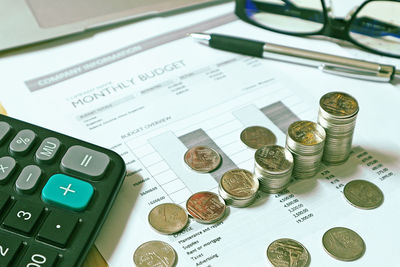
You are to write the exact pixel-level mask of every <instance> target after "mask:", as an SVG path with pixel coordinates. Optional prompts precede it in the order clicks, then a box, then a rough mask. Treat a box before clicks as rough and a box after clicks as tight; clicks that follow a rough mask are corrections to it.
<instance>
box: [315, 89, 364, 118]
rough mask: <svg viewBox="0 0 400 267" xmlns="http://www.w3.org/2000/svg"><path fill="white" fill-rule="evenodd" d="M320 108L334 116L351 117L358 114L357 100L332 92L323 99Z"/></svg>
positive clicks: (341, 93)
mask: <svg viewBox="0 0 400 267" xmlns="http://www.w3.org/2000/svg"><path fill="white" fill-rule="evenodd" d="M319 104H320V107H321V108H322V109H323V110H324V111H325V112H327V113H329V114H330V115H333V116H340V117H351V116H353V115H355V114H357V112H358V109H359V107H358V103H357V100H356V99H355V98H354V97H352V96H351V95H349V94H346V93H343V92H331V93H327V94H325V95H324V96H322V97H321V99H320V101H319Z"/></svg>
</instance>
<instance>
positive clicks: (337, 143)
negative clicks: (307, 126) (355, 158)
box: [318, 92, 359, 164]
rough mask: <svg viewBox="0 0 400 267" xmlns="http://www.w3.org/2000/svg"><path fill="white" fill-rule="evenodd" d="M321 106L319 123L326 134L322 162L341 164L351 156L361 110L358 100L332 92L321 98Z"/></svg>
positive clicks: (344, 94)
mask: <svg viewBox="0 0 400 267" xmlns="http://www.w3.org/2000/svg"><path fill="white" fill-rule="evenodd" d="M319 105H320V108H319V112H318V123H319V124H320V125H321V126H322V127H323V128H324V129H325V132H326V140H325V148H324V155H323V158H322V160H323V161H324V162H326V163H328V164H340V163H342V162H344V161H346V160H347V158H348V157H349V155H350V151H351V143H352V140H353V133H354V127H355V125H356V118H357V113H358V110H359V108H358V103H357V100H355V99H354V97H352V96H351V95H348V94H346V93H342V92H331V93H328V94H325V95H324V96H322V97H321V99H320V101H319Z"/></svg>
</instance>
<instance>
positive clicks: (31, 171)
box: [15, 165, 42, 193]
mask: <svg viewBox="0 0 400 267" xmlns="http://www.w3.org/2000/svg"><path fill="white" fill-rule="evenodd" d="M41 174H42V171H41V170H40V168H39V167H38V166H36V165H28V166H26V167H25V168H24V169H23V170H22V172H21V174H20V175H19V176H18V179H17V181H16V182H15V187H16V188H17V191H19V192H21V193H31V192H33V191H34V190H35V188H36V186H37V184H38V181H39V178H40V175H41Z"/></svg>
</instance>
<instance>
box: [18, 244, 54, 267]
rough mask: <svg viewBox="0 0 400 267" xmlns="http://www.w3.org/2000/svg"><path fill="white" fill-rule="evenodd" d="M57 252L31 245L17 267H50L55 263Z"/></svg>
mask: <svg viewBox="0 0 400 267" xmlns="http://www.w3.org/2000/svg"><path fill="white" fill-rule="evenodd" d="M57 256H58V254H57V252H56V251H54V250H51V249H48V248H46V247H43V246H38V245H33V246H31V247H29V248H28V251H27V252H26V253H25V255H24V256H23V257H22V260H21V261H20V262H19V264H18V266H19V267H52V266H54V264H55V263H56V261H57Z"/></svg>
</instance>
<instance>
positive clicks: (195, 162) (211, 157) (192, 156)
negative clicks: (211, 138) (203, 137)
mask: <svg viewBox="0 0 400 267" xmlns="http://www.w3.org/2000/svg"><path fill="white" fill-rule="evenodd" d="M184 160H185V163H186V164H187V165H188V166H189V167H190V168H192V169H193V170H195V171H198V172H203V173H207V172H212V171H214V170H215V169H217V168H218V166H219V165H220V164H221V155H220V154H219V153H218V152H217V151H215V150H214V149H212V148H211V147H207V146H194V147H191V148H190V149H188V151H186V153H185V155H184Z"/></svg>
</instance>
